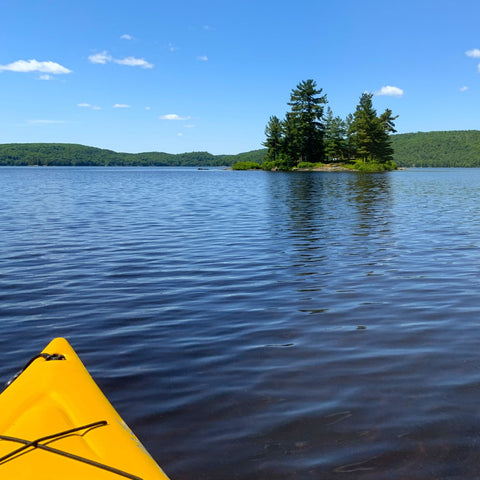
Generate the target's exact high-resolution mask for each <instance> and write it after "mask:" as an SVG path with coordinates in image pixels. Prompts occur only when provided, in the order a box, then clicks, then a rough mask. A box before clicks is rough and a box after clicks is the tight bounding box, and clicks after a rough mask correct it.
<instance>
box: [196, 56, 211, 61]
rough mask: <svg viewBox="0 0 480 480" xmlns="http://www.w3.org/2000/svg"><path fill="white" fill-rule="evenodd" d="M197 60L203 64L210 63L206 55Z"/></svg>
mask: <svg viewBox="0 0 480 480" xmlns="http://www.w3.org/2000/svg"><path fill="white" fill-rule="evenodd" d="M197 60H200V61H201V62H208V57H207V56H206V55H200V56H198V57H197Z"/></svg>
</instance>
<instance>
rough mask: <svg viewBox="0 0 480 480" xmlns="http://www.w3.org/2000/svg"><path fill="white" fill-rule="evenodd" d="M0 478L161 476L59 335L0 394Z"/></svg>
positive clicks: (164, 479) (163, 479) (135, 478)
mask: <svg viewBox="0 0 480 480" xmlns="http://www.w3.org/2000/svg"><path fill="white" fill-rule="evenodd" d="M0 478H12V479H13V478H15V479H19V480H22V479H32V478H35V479H36V480H37V479H41V480H47V479H48V480H50V479H53V478H68V479H71V480H76V479H80V478H81V479H85V478H90V479H95V480H97V479H98V480H103V479H105V480H114V479H116V478H117V479H121V478H130V479H133V480H138V479H143V480H147V479H161V480H168V478H167V476H166V475H165V473H164V472H163V471H162V470H161V469H160V467H159V466H158V465H157V464H156V463H155V461H154V460H153V459H152V457H151V456H150V455H149V454H148V452H147V451H146V450H145V448H144V447H143V446H142V444H141V443H140V441H139V440H138V439H137V437H136V436H135V435H134V434H133V432H132V431H131V430H130V429H129V427H128V426H127V425H126V424H125V422H124V421H123V420H122V418H121V417H120V416H119V414H118V413H117V412H116V410H115V409H114V408H113V406H112V405H111V404H110V402H109V401H108V400H107V398H106V397H105V396H104V395H103V393H102V392H101V390H100V389H99V388H98V386H97V385H96V384H95V382H94V381H93V379H92V377H91V376H90V374H89V373H88V372H87V370H86V369H85V367H84V366H83V364H82V362H81V360H80V359H79V357H78V356H77V354H76V353H75V351H74V350H73V349H72V347H71V346H70V345H69V343H68V342H67V341H66V340H65V339H63V338H57V339H54V340H53V341H52V342H50V343H49V344H48V345H47V347H46V348H45V350H44V351H43V352H42V354H40V355H39V356H37V357H36V358H34V359H33V360H32V361H31V363H30V364H29V365H28V366H27V367H26V368H25V369H24V370H23V371H22V373H21V374H20V375H19V376H18V377H17V378H16V379H14V381H12V383H11V384H10V385H9V386H8V387H7V388H6V389H5V390H4V391H3V392H2V393H1V394H0Z"/></svg>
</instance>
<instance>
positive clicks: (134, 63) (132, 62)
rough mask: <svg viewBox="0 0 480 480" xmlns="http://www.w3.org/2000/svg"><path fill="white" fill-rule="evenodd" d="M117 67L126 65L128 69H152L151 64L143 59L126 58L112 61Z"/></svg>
mask: <svg viewBox="0 0 480 480" xmlns="http://www.w3.org/2000/svg"><path fill="white" fill-rule="evenodd" d="M113 61H114V62H115V63H118V64H119V65H127V66H128V67H141V68H153V63H149V62H147V61H146V60H144V59H143V58H135V57H126V58H122V59H113Z"/></svg>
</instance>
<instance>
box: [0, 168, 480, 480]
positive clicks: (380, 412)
mask: <svg viewBox="0 0 480 480" xmlns="http://www.w3.org/2000/svg"><path fill="white" fill-rule="evenodd" d="M479 194H480V170H476V169H472V170H411V171H403V172H394V173H390V174H384V175H359V174H355V173H321V172H311V173H297V174H282V173H265V172H232V171H221V170H209V171H198V170H195V169H162V168H157V169H149V168H143V169H133V168H132V169H127V168H125V169H124V168H1V169H0V207H1V208H0V226H1V233H0V322H1V323H0V325H1V335H0V348H1V351H2V359H3V361H2V362H1V364H0V378H3V380H5V381H6V380H8V378H9V377H10V376H11V375H13V374H14V373H15V371H16V370H17V369H18V368H19V367H20V366H22V365H23V364H24V362H25V361H26V360H27V359H28V358H29V357H30V356H32V355H33V354H35V353H37V352H38V351H39V350H41V349H42V348H43V347H44V346H45V344H46V343H48V342H49V341H50V340H51V339H52V338H53V337H56V336H65V337H67V338H68V339H69V340H70V342H71V343H72V345H73V346H74V348H75V349H76V350H77V352H78V353H79V355H80V356H81V358H82V359H83V361H84V363H85V364H86V366H87V368H88V369H89V370H90V372H91V373H92V375H93V376H94V377H95V379H96V380H97V382H98V383H99V385H100V386H101V387H102V389H103V390H104V391H105V393H106V394H107V396H108V397H109V398H110V400H111V401H112V403H113V404H114V406H115V407H116V408H117V410H118V411H119V412H120V414H121V415H122V416H123V417H124V418H125V420H126V421H127V423H129V425H130V426H131V427H132V428H133V430H135V432H136V433H137V434H138V436H139V437H140V438H141V439H142V441H143V443H144V444H145V445H146V446H147V448H148V449H149V450H150V451H151V453H152V454H153V456H154V457H155V458H156V460H157V461H158V463H159V464H160V465H161V466H162V467H163V468H164V469H165V471H166V472H167V473H168V474H169V475H170V476H171V478H172V479H174V480H180V479H182V480H187V479H222V480H223V479H226V478H235V479H331V478H334V479H339V480H344V479H350V478H351V479H356V480H357V479H372V480H373V479H375V480H377V479H385V478H388V479H409V480H413V479H467V478H469V479H471V478H480V473H479V466H478V465H479V460H480V410H479V404H480V296H479V292H480V201H479V197H480V195H479Z"/></svg>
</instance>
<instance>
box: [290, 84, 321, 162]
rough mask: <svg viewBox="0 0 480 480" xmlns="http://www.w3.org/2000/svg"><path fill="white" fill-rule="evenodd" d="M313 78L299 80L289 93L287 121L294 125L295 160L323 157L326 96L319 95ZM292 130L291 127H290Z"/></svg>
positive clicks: (319, 159) (319, 91)
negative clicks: (289, 108)
mask: <svg viewBox="0 0 480 480" xmlns="http://www.w3.org/2000/svg"><path fill="white" fill-rule="evenodd" d="M321 93H322V89H321V88H320V89H317V84H316V83H315V81H314V80H305V81H302V82H300V83H299V84H298V85H297V87H296V88H295V89H293V90H292V92H291V95H290V102H289V103H288V105H290V107H291V111H290V112H289V114H288V115H287V117H288V116H289V117H290V118H289V119H288V118H287V122H292V123H293V124H294V126H295V143H296V152H297V154H298V158H297V159H296V160H295V161H304V162H312V163H314V162H320V161H322V160H323V157H324V147H323V136H324V131H325V125H324V123H323V110H324V105H325V104H326V103H327V96H326V95H321ZM290 130H292V128H290Z"/></svg>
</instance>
